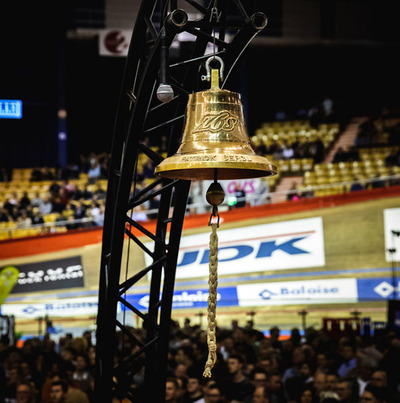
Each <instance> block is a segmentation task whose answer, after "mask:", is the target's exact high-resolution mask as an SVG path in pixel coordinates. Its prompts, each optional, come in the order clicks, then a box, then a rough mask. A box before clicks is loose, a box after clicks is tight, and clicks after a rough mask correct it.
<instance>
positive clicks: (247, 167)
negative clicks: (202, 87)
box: [154, 57, 277, 180]
mask: <svg viewBox="0 0 400 403" xmlns="http://www.w3.org/2000/svg"><path fill="white" fill-rule="evenodd" d="M215 58H217V57H214V59H215ZM211 59H213V58H210V59H208V61H207V65H206V68H207V71H208V72H209V62H210V60H211ZM218 59H219V60H220V63H221V68H222V67H223V65H222V60H221V59H220V58H218ZM219 73H220V72H219V70H218V69H211V74H208V76H211V88H210V89H209V90H206V91H201V92H196V93H193V94H190V95H189V101H188V103H187V107H186V120H185V129H184V132H183V136H182V142H181V144H180V147H179V149H178V151H177V152H176V153H175V154H174V155H172V156H171V157H168V158H166V159H165V160H164V161H162V162H161V163H160V164H159V165H158V166H157V167H156V168H155V171H154V172H155V174H157V175H159V176H162V177H165V178H170V179H186V180H193V179H199V180H214V179H215V178H216V177H218V179H220V180H224V179H246V178H256V177H261V176H271V175H276V174H277V168H276V167H275V166H274V165H272V164H271V162H270V161H269V160H268V159H267V158H265V157H263V156H260V155H256V153H255V152H254V150H253V148H252V146H251V144H250V141H249V136H248V134H247V129H246V125H245V122H244V114H243V105H242V102H241V97H240V94H238V93H235V92H231V91H228V90H223V89H220V87H219V77H220V74H219Z"/></svg>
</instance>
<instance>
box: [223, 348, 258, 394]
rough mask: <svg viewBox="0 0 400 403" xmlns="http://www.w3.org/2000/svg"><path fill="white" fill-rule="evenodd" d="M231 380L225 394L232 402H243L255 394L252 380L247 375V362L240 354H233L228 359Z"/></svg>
mask: <svg viewBox="0 0 400 403" xmlns="http://www.w3.org/2000/svg"><path fill="white" fill-rule="evenodd" d="M227 364H228V371H229V380H228V382H227V384H226V388H225V394H226V396H227V398H228V399H230V400H235V399H236V400H238V401H243V400H245V399H249V398H250V397H251V395H252V394H253V392H254V387H253V385H252V384H251V382H250V379H249V377H248V376H247V375H245V361H244V359H243V357H242V355H240V354H232V355H230V356H229V358H228V363H227Z"/></svg>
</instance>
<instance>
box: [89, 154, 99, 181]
mask: <svg viewBox="0 0 400 403" xmlns="http://www.w3.org/2000/svg"><path fill="white" fill-rule="evenodd" d="M100 176H101V165H100V163H99V160H98V158H97V157H96V156H92V157H91V158H90V167H89V170H88V181H89V184H91V185H92V184H94V183H95V182H96V180H97V179H100Z"/></svg>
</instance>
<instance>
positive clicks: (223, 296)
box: [121, 287, 239, 311]
mask: <svg viewBox="0 0 400 403" xmlns="http://www.w3.org/2000/svg"><path fill="white" fill-rule="evenodd" d="M208 294H209V293H208V289H202V290H183V291H182V290H179V291H175V292H174V295H173V297H172V309H184V308H186V309H187V308H207V306H208ZM126 300H127V301H128V302H129V303H130V304H131V305H133V306H134V307H137V308H139V309H143V308H146V309H147V308H148V307H149V300H150V296H149V294H130V295H127V297H126ZM217 302H218V306H237V305H238V304H239V302H238V296H237V291H236V287H223V288H218V289H217ZM121 309H122V310H123V311H124V310H126V307H125V305H123V304H121Z"/></svg>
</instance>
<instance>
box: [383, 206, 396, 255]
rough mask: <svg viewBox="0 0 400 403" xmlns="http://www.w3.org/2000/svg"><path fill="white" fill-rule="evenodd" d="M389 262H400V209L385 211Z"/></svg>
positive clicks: (386, 249) (386, 251) (386, 245)
mask: <svg viewBox="0 0 400 403" xmlns="http://www.w3.org/2000/svg"><path fill="white" fill-rule="evenodd" d="M383 219H384V227H385V228H384V231H385V256H386V261H387V262H392V261H393V262H399V261H400V208H390V209H385V210H383Z"/></svg>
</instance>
